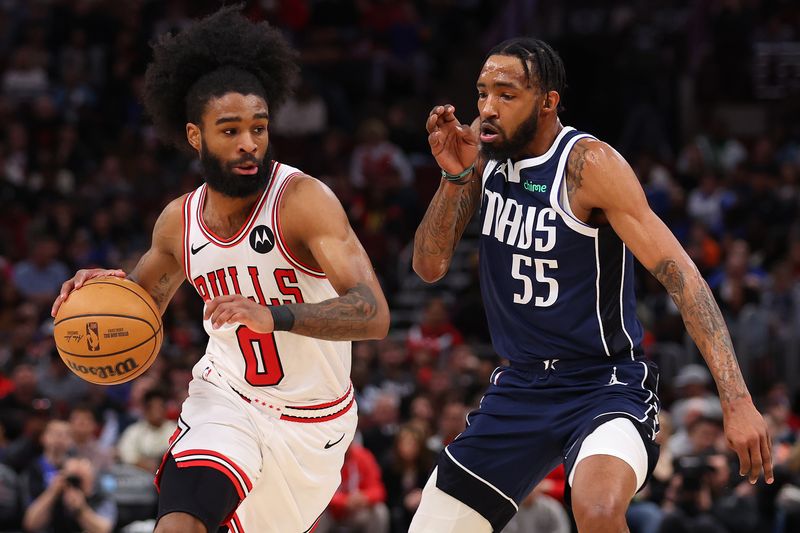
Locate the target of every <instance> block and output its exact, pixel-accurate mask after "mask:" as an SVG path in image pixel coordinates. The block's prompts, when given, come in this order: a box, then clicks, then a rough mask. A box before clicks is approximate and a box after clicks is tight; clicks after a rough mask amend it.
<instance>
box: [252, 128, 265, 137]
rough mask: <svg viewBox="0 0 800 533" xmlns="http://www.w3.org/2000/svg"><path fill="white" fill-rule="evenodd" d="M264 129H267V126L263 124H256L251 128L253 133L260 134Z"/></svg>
mask: <svg viewBox="0 0 800 533" xmlns="http://www.w3.org/2000/svg"><path fill="white" fill-rule="evenodd" d="M265 131H267V128H265V127H264V126H256V127H255V128H253V133H255V134H257V135H261V134H262V133H264V132H265Z"/></svg>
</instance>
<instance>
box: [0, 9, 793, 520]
mask: <svg viewBox="0 0 800 533" xmlns="http://www.w3.org/2000/svg"><path fill="white" fill-rule="evenodd" d="M217 5H218V2H213V1H191V2H190V1H188V0H185V1H181V0H169V1H154V0H151V1H147V0H137V1H130V2H116V1H113V0H26V1H23V0H19V1H15V0H0V123H2V124H3V128H2V130H0V206H2V209H0V531H35V532H38V531H46V532H55V531H59V532H60V531H97V532H108V531H112V530H124V531H126V532H128V533H134V532H145V531H152V527H153V523H152V517H153V516H154V512H155V501H156V495H155V489H154V487H153V485H152V474H153V472H154V469H155V468H156V467H157V466H158V464H159V462H160V459H161V456H162V454H163V452H164V450H165V449H166V446H167V440H168V438H169V436H170V435H171V434H172V432H173V430H174V428H175V418H176V417H177V413H178V411H179V409H180V405H181V402H182V400H183V399H184V398H185V395H186V394H187V384H188V381H189V380H190V378H191V373H190V369H191V367H192V365H193V363H194V362H195V361H196V360H197V359H198V358H199V357H200V355H201V354H202V352H203V349H204V345H205V340H206V339H205V334H204V332H203V329H202V324H201V319H200V317H201V310H202V301H201V300H200V298H198V297H197V296H196V295H195V294H194V293H193V291H192V289H191V288H190V287H189V286H188V285H184V286H183V287H182V288H181V289H180V290H179V291H178V293H177V294H176V295H175V298H174V299H173V301H172V303H171V305H170V307H169V309H168V310H167V312H166V314H165V316H164V323H165V329H166V335H165V342H164V346H163V349H162V352H161V354H160V356H159V358H158V359H157V361H156V362H155V364H154V365H153V367H152V369H151V370H150V371H148V372H147V373H146V374H145V375H143V376H142V377H140V378H138V379H136V380H134V381H133V382H131V383H128V384H124V385H118V386H112V387H100V386H93V385H90V384H88V383H86V382H83V381H81V380H80V379H78V378H77V377H75V376H74V375H72V374H71V372H70V371H69V370H68V369H67V368H66V367H65V365H64V364H63V363H62V362H61V360H60V358H59V356H58V354H57V353H56V351H55V348H54V346H53V340H52V335H51V332H52V319H51V318H50V316H49V310H50V304H51V302H52V300H53V299H54V297H55V295H56V294H57V292H58V290H59V287H60V285H61V283H62V282H63V281H64V280H65V279H67V278H68V277H70V276H71V275H72V273H73V272H74V271H75V270H77V269H81V268H88V267H94V266H103V267H120V268H123V269H125V270H126V271H130V270H131V269H132V268H133V266H134V265H135V262H136V260H137V259H138V257H139V256H140V255H141V254H142V253H143V252H144V251H145V250H146V249H147V247H148V246H149V240H150V231H151V229H152V226H153V222H154V220H155V218H156V216H157V215H158V213H159V212H160V210H161V208H162V207H163V206H164V205H165V204H166V203H167V202H168V201H169V200H171V199H172V198H175V197H177V196H179V195H180V194H182V193H184V192H187V191H189V190H191V189H193V188H194V187H196V186H197V185H198V184H200V183H201V182H202V176H201V174H200V167H199V165H198V164H197V162H196V161H195V158H194V156H192V155H191V154H183V153H178V152H176V151H175V150H173V149H170V148H167V147H165V146H163V145H162V144H160V143H159V142H158V140H157V139H156V138H155V137H154V134H153V131H152V128H151V127H150V126H149V123H148V120H147V117H146V116H144V113H143V109H142V105H141V102H140V94H141V89H142V81H143V75H144V69H145V68H146V65H147V61H148V59H149V53H150V52H149V47H148V43H149V42H150V41H151V40H152V39H153V38H154V37H156V36H157V35H159V34H162V33H164V32H170V31H177V30H180V29H181V28H182V27H185V26H186V25H187V24H189V23H190V21H191V19H192V18H194V17H197V16H201V15H203V14H207V13H210V12H211V11H213V10H214V9H215V8H216V7H217ZM245 12H246V13H247V15H248V16H249V17H251V18H253V19H254V20H269V21H270V22H271V23H273V24H275V25H277V26H279V27H281V28H282V29H283V30H284V31H285V34H286V36H287V38H288V39H289V40H290V41H291V42H292V44H293V45H294V46H295V47H297V49H298V50H299V52H300V56H299V57H300V61H301V63H302V66H303V77H302V80H301V82H300V84H299V86H298V88H297V90H296V92H295V94H294V96H293V97H292V98H291V99H290V101H289V102H287V104H286V105H285V106H284V107H283V108H281V110H280V111H278V112H277V113H275V115H274V116H273V120H272V122H271V125H270V134H271V141H272V143H273V144H274V146H275V149H276V154H277V157H278V159H279V160H281V161H284V162H286V163H289V164H292V165H295V166H298V167H299V168H301V169H303V170H304V171H306V172H308V173H309V174H312V175H314V176H316V177H318V178H320V179H322V180H324V181H325V182H326V183H327V184H328V185H330V186H331V188H332V189H333V190H334V191H335V192H336V194H337V195H338V197H339V199H340V200H341V201H342V204H343V205H344V207H345V209H346V211H347V213H348V215H349V217H350V221H351V224H352V225H353V227H354V228H355V230H356V232H357V233H358V236H359V238H360V239H361V241H362V243H363V244H364V246H365V248H366V249H367V251H368V253H369V255H370V257H371V259H372V261H373V262H374V264H375V266H376V269H377V271H378V273H379V275H380V276H381V281H382V283H383V286H384V290H385V292H386V293H387V297H388V298H389V300H390V305H391V306H392V309H393V316H394V322H393V328H392V330H391V333H390V336H389V338H388V339H386V340H383V341H380V342H360V343H354V345H353V366H352V380H353V383H354V386H355V389H356V391H357V395H358V404H359V412H360V429H359V433H358V436H357V439H356V442H355V443H354V444H353V445H352V446H351V448H350V450H349V451H348V453H347V457H346V463H345V466H344V469H343V471H342V475H343V481H342V484H341V486H340V488H339V490H338V491H337V493H336V495H335V497H334V499H333V501H332V502H331V505H330V507H329V510H328V511H327V512H326V514H325V516H324V517H323V520H322V521H321V524H320V527H319V531H336V532H357V531H360V532H388V531H391V532H393V533H397V532H404V531H406V529H407V527H408V523H409V520H410V517H411V516H412V515H413V513H414V511H415V509H416V507H417V505H418V503H419V499H420V492H421V488H422V487H423V485H424V482H425V480H426V479H427V476H428V474H429V472H430V469H431V468H432V465H433V463H434V461H435V457H436V454H437V452H438V451H440V450H441V449H442V448H443V447H444V446H446V445H447V444H448V443H449V442H450V441H451V440H452V439H453V438H455V436H456V435H458V433H459V432H460V431H462V430H463V429H464V424H465V415H466V413H467V412H468V411H469V410H470V409H471V408H474V407H475V406H476V405H477V403H478V401H479V400H480V397H481V394H482V391H483V390H484V388H485V386H486V383H487V381H488V377H489V375H490V374H491V372H492V370H493V369H494V368H495V367H496V366H498V365H499V364H502V361H501V360H500V358H498V357H497V356H496V354H494V353H493V352H492V350H491V345H490V339H489V335H488V331H487V329H486V325H485V321H484V320H483V310H482V306H481V300H480V293H479V289H478V286H477V274H476V261H475V250H476V249H477V247H476V246H475V242H476V238H477V232H476V231H475V228H474V227H470V228H468V230H467V233H466V235H465V238H464V242H463V243H462V246H461V247H460V249H459V253H458V254H457V261H456V262H455V263H454V265H453V270H454V272H453V274H452V275H451V276H450V277H449V278H447V279H446V280H444V281H443V282H440V283H438V284H437V285H435V286H433V287H422V286H421V283H419V282H418V280H416V278H415V277H414V274H413V272H411V271H410V267H409V257H410V248H409V244H410V243H411V241H412V239H413V233H414V230H415V228H416V225H417V223H418V222H419V220H420V218H421V216H422V213H423V212H424V209H425V206H426V205H427V202H428V200H429V199H430V197H431V195H432V192H433V190H434V189H435V188H436V186H437V184H438V170H437V168H436V166H435V163H434V162H433V160H432V158H431V157H430V155H429V152H428V148H427V142H426V135H425V132H424V129H423V128H424V120H425V117H426V115H427V112H428V110H429V109H430V107H431V106H432V105H433V104H434V103H441V102H446V101H449V102H454V103H456V104H457V106H460V107H459V112H458V113H459V117H460V118H461V120H462V121H469V120H470V119H471V118H472V113H473V111H472V110H473V109H474V108H473V107H472V106H473V105H474V92H473V91H474V89H473V84H474V80H475V77H476V75H477V72H478V69H479V67H480V63H481V61H482V58H483V54H484V53H485V50H487V49H488V47H489V46H490V45H491V44H494V43H495V42H496V41H499V40H501V39H503V38H506V37H510V36H513V35H514V34H516V33H519V32H522V31H529V32H535V33H537V35H539V36H541V37H543V38H545V39H546V40H549V41H550V42H551V43H552V44H553V45H554V47H555V48H556V49H557V50H559V51H560V52H561V54H562V56H563V57H564V60H565V64H566V69H567V79H568V83H569V87H568V89H567V91H566V94H565V95H564V97H563V101H564V103H565V104H566V108H567V111H566V113H565V114H564V115H563V119H562V121H563V122H564V123H565V124H569V125H573V126H576V127H578V128H579V129H586V130H587V131H589V132H591V133H593V134H596V135H597V136H598V137H600V138H602V139H603V140H606V141H608V142H610V143H611V144H613V145H614V146H616V147H618V148H619V149H620V150H621V151H622V152H623V155H625V156H626V158H627V159H628V161H629V162H630V163H631V165H632V166H633V168H634V170H635V172H636V173H637V175H638V177H639V179H640V181H641V183H642V185H643V187H644V189H645V191H646V194H647V196H648V199H649V201H650V204H651V205H652V207H653V208H654V210H655V211H656V212H657V213H658V215H659V216H661V217H662V218H663V219H664V220H665V221H666V222H667V223H668V225H669V226H670V228H671V229H672V230H673V231H674V232H675V234H676V235H677V236H678V238H679V239H680V240H681V242H682V243H683V244H684V246H685V248H686V250H687V252H688V253H689V255H690V256H691V257H692V258H693V259H694V261H695V262H696V263H697V265H698V266H699V268H700V270H701V272H702V273H703V275H704V276H705V277H706V279H707V281H708V283H709V285H710V287H711V288H712V290H713V291H714V294H715V295H716V297H717V299H718V301H719V304H720V307H721V309H722V311H723V314H724V316H725V318H726V321H727V323H728V325H729V327H730V329H731V333H732V335H733V339H734V345H735V347H736V350H737V353H738V355H739V358H740V361H741V364H742V368H743V372H744V374H745V376H746V378H747V381H748V383H749V385H750V389H751V392H752V393H753V395H754V397H755V398H756V399H757V405H758V406H759V407H760V408H761V410H762V412H763V413H764V414H765V416H766V418H767V421H768V423H769V427H770V431H771V435H772V439H773V443H774V450H773V459H774V461H775V463H776V482H775V484H773V485H771V486H767V485H765V484H763V482H761V481H760V482H759V483H758V484H756V485H750V484H748V483H747V482H746V481H744V480H743V478H740V477H739V476H738V469H737V468H738V466H737V463H736V461H735V458H734V457H732V456H731V454H730V453H729V452H728V451H727V448H726V446H725V439H724V435H723V433H722V425H721V411H720V407H719V400H718V399H717V397H716V396H715V391H714V386H713V381H712V380H711V377H710V375H709V374H708V371H707V370H705V367H704V366H702V365H698V364H697V363H701V359H700V358H699V354H698V353H697V351H696V349H695V348H694V347H693V345H692V343H691V342H690V341H689V339H688V338H687V336H686V333H685V330H684V328H683V326H682V322H681V319H680V315H679V314H678V311H677V309H676V308H675V306H674V305H673V304H672V302H671V301H670V300H669V297H668V296H667V294H666V293H665V291H664V290H663V289H662V288H661V287H660V285H659V284H658V283H657V282H656V281H655V280H654V279H653V278H652V277H651V276H650V275H649V274H647V272H645V271H643V270H641V269H640V270H639V271H638V272H637V274H638V276H637V293H638V295H639V316H640V319H641V320H642V323H643V325H644V327H645V330H646V340H645V350H646V354H647V356H648V357H649V358H651V359H653V360H655V361H656V362H658V363H659V365H660V366H661V369H662V376H661V378H662V379H661V384H660V387H661V389H660V391H661V392H660V396H661V400H662V404H663V407H664V409H663V411H662V414H661V427H662V430H661V432H660V434H659V437H658V438H659V440H660V442H661V443H662V454H661V458H660V460H659V463H658V465H657V466H656V470H655V474H654V478H653V480H652V482H651V483H649V484H648V486H647V487H646V488H645V489H644V490H643V491H642V492H640V493H639V495H638V496H637V498H636V500H635V502H634V504H633V505H632V506H631V509H630V512H629V523H630V524H631V530H632V531H634V532H635V533H657V532H659V531H663V532H680V531H687V532H688V531H700V530H702V531H713V532H717V531H719V532H729V533H737V532H788V531H798V530H800V443H799V442H798V441H797V437H798V434H800V418H798V414H799V413H800V411H799V408H800V404H799V403H798V400H799V399H800V396H799V395H798V392H800V389H798V387H797V385H796V383H797V382H798V381H800V379H798V378H800V362H798V361H800V358H798V356H800V354H799V353H798V351H800V350H798V347H800V342H798V340H799V339H798V334H799V333H798V332H800V327H798V326H800V217H798V214H799V212H800V211H799V209H800V184H799V183H798V179H799V178H800V126H798V124H800V120H799V119H800V105H798V104H797V102H800V99H798V98H797V96H798V95H800V44H798V43H800V8H799V7H798V5H797V4H796V3H793V2H790V1H788V0H786V1H782V0H772V1H769V0H706V1H701V2H680V1H677V0H659V1H656V2H652V1H647V2H645V1H633V2H622V1H619V2H602V3H598V2H591V1H588V0H584V1H576V2H570V3H569V8H567V7H566V3H560V2H555V1H545V0H542V1H539V2H534V1H523V0H519V1H515V0H507V1H502V2H493V1H489V0H430V1H422V0H400V1H389V0H341V1H339V0H337V1H334V0H261V1H248V2H246V7H245ZM476 36H478V37H479V38H476ZM792 69H794V70H792ZM792 96H794V98H792ZM792 102H794V104H793V103H792ZM732 110H733V111H732ZM534 453H535V452H534ZM563 500H564V473H563V471H562V470H556V471H554V472H553V473H552V474H551V475H550V476H549V477H548V478H547V479H546V480H545V481H543V482H542V483H541V484H540V485H539V486H537V487H536V488H535V489H534V491H533V492H532V493H531V495H530V496H529V497H528V498H527V499H526V500H525V501H524V502H523V503H522V505H521V506H520V513H519V515H518V516H517V517H516V518H515V519H514V521H512V523H511V524H509V526H508V527H507V528H506V531H512V532H523V531H524V532H536V531H547V532H561V531H564V532H566V531H570V530H571V528H572V526H571V522H570V519H569V516H568V513H567V511H566V510H565V506H564V503H563ZM701 528H705V529H701Z"/></svg>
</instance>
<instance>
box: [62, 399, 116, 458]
mask: <svg viewBox="0 0 800 533" xmlns="http://www.w3.org/2000/svg"><path fill="white" fill-rule="evenodd" d="M100 427H101V421H100V420H99V419H98V417H97V412H96V411H95V410H94V409H92V407H91V406H89V405H88V404H85V403H81V404H78V405H76V406H75V407H73V409H72V412H71V413H70V414H69V429H70V435H71V436H72V442H73V449H72V455H74V456H75V457H82V458H84V459H89V460H90V461H91V462H92V465H93V466H94V468H95V469H96V470H97V471H99V472H100V473H103V472H108V471H109V470H110V469H111V466H112V465H113V464H114V452H113V450H112V449H109V448H108V447H106V446H104V445H103V444H101V443H100V441H99V440H98V438H97V436H98V434H99V433H100Z"/></svg>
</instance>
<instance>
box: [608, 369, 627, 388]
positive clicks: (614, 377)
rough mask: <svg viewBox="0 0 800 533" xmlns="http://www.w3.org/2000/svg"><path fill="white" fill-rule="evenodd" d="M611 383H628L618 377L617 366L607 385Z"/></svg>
mask: <svg viewBox="0 0 800 533" xmlns="http://www.w3.org/2000/svg"><path fill="white" fill-rule="evenodd" d="M611 385H627V383H625V382H624V381H620V380H618V379H617V367H614V370H612V371H611V379H610V380H609V381H608V383H607V384H606V387H609V386H611Z"/></svg>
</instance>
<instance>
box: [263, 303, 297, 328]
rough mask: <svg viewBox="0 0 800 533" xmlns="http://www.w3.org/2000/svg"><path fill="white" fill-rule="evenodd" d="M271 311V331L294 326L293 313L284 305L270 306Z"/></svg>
mask: <svg viewBox="0 0 800 533" xmlns="http://www.w3.org/2000/svg"><path fill="white" fill-rule="evenodd" d="M267 309H269V312H270V313H272V323H273V327H272V330H273V331H290V330H291V329H292V327H293V326H294V313H292V310H291V309H289V308H288V307H287V306H285V305H276V306H270V307H268V308H267Z"/></svg>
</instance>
